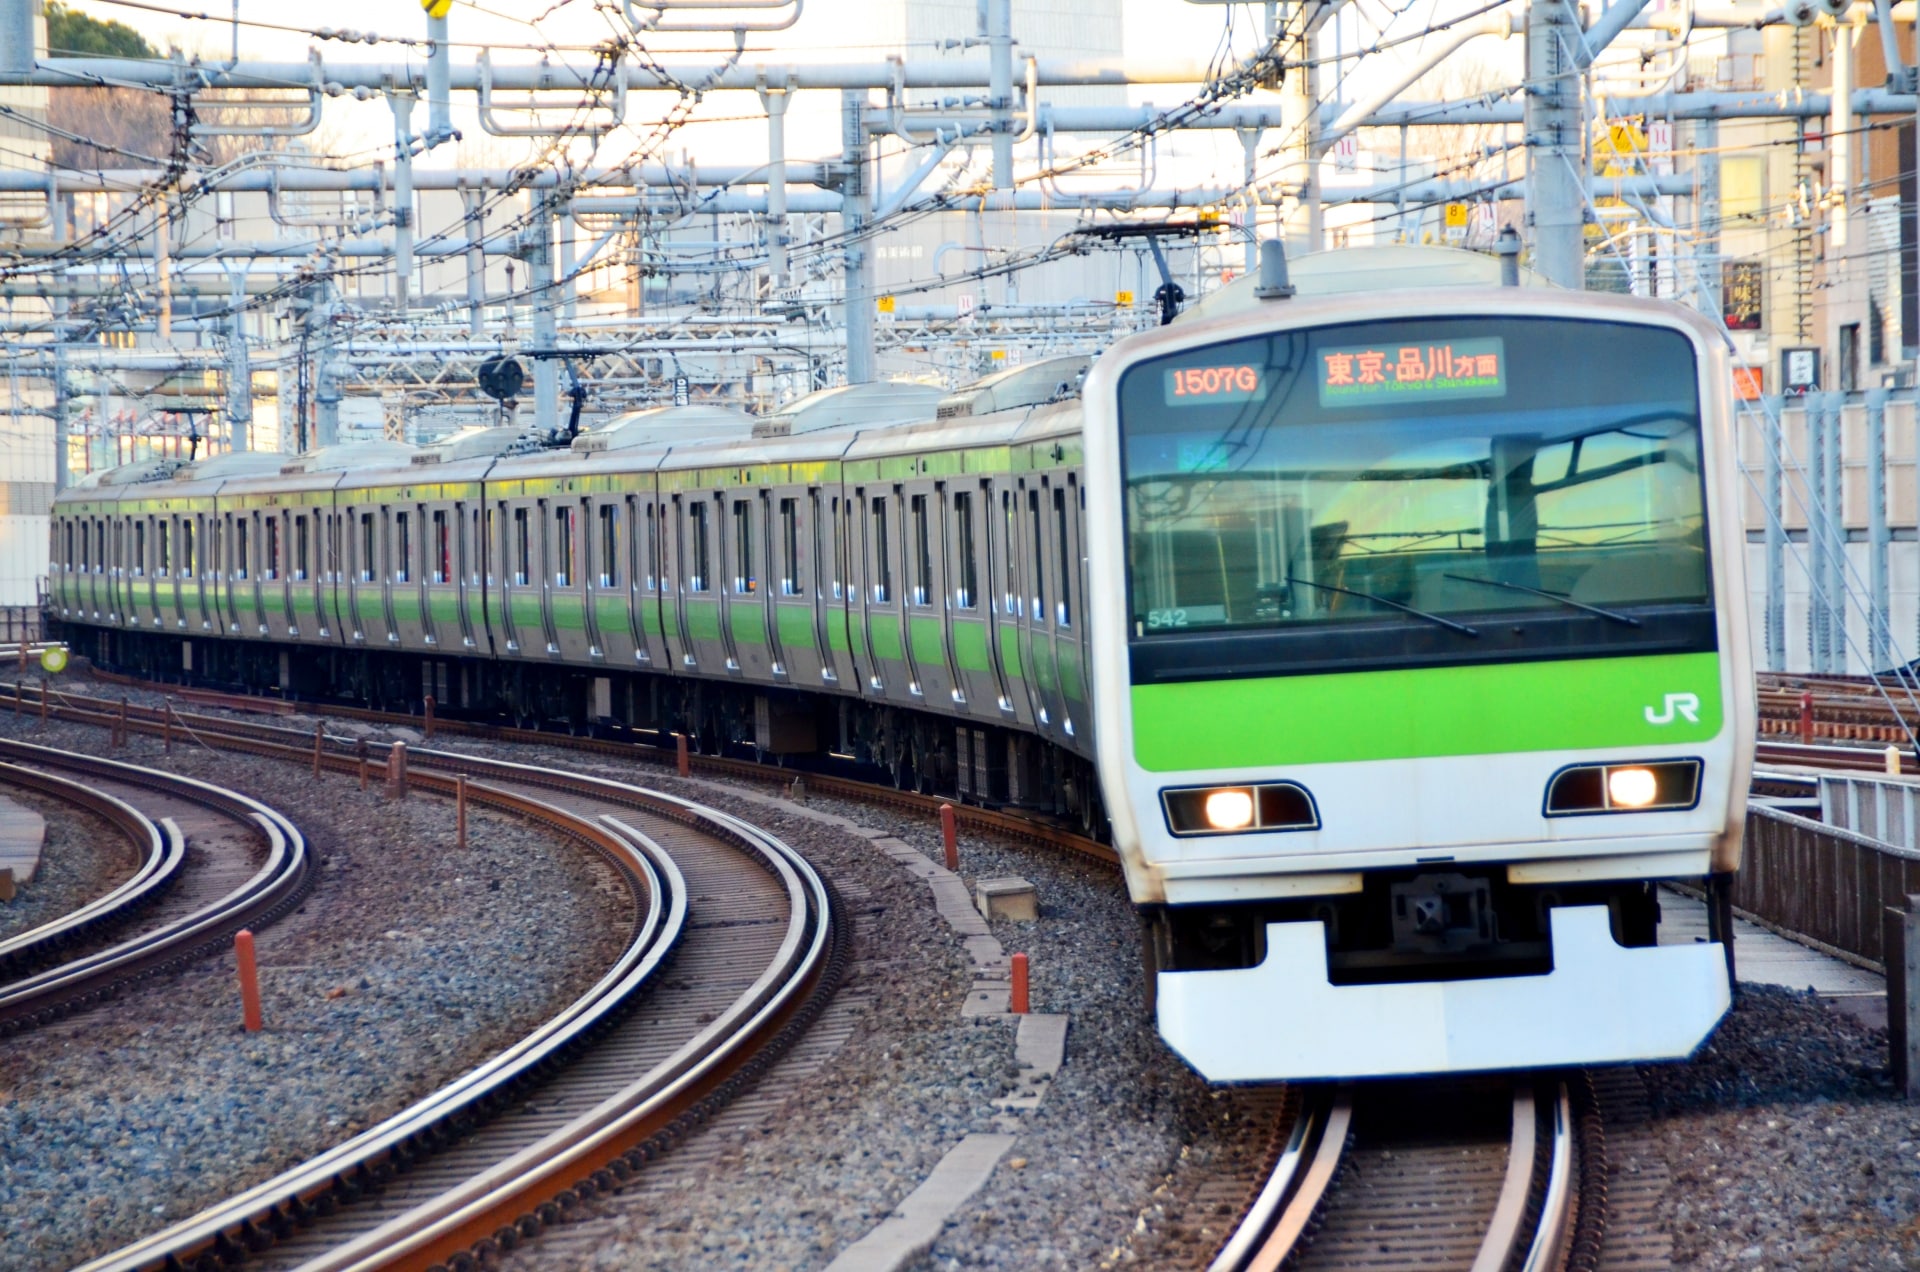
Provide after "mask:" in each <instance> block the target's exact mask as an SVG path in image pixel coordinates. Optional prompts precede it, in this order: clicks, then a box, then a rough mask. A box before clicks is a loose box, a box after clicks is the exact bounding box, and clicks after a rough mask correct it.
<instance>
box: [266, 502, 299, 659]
mask: <svg viewBox="0 0 1920 1272" xmlns="http://www.w3.org/2000/svg"><path fill="white" fill-rule="evenodd" d="M288 524H289V517H288V515H287V513H286V512H285V511H284V510H283V509H280V508H272V509H269V510H268V511H266V512H263V513H261V514H260V533H261V539H260V634H261V635H262V636H269V637H270V636H272V634H273V629H274V628H275V627H276V626H284V628H285V630H286V633H287V635H289V636H298V635H299V634H300V624H299V623H298V622H297V621H296V620H295V619H294V617H293V563H292V560H291V556H292V544H291V541H290V539H289V537H288V535H287V527H288Z"/></svg>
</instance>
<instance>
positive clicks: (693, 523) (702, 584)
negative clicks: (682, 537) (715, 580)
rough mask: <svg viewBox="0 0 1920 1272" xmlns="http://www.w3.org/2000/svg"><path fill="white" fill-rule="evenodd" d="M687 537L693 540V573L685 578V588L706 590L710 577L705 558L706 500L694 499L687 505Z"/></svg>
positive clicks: (697, 590) (709, 563)
mask: <svg viewBox="0 0 1920 1272" xmlns="http://www.w3.org/2000/svg"><path fill="white" fill-rule="evenodd" d="M687 523H688V526H689V529H688V531H687V534H688V537H689V538H691V539H692V540H693V545H692V546H693V574H692V577H690V578H689V579H688V580H687V588H688V590H690V591H694V592H704V591H706V590H707V580H708V579H709V578H711V577H712V575H711V573H710V571H709V568H708V567H709V566H710V565H711V564H712V562H710V561H709V560H708V558H707V551H708V549H707V501H706V500H704V499H696V500H694V501H693V503H691V504H689V505H688V507H687Z"/></svg>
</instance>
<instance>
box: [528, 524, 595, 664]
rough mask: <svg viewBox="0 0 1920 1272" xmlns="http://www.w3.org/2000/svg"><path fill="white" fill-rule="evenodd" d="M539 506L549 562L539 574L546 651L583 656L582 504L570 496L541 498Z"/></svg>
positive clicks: (544, 550) (544, 552) (542, 554)
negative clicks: (581, 582)
mask: <svg viewBox="0 0 1920 1272" xmlns="http://www.w3.org/2000/svg"><path fill="white" fill-rule="evenodd" d="M539 508H540V533H541V538H542V542H541V552H540V557H541V560H543V561H545V562H546V563H547V569H546V573H545V574H543V575H542V576H541V578H540V620H541V623H542V624H543V625H544V630H545V632H546V646H547V655H548V656H549V657H556V656H562V655H568V656H572V657H576V658H583V656H584V655H585V653H586V650H585V649H584V648H579V647H578V646H581V645H583V644H584V641H585V630H586V626H585V620H584V619H583V618H582V617H581V614H582V611H583V610H584V609H585V608H586V607H585V604H584V603H583V600H582V593H581V591H580V507H579V504H578V503H576V502H575V501H574V500H571V499H554V500H551V501H549V500H546V499H542V500H540V502H539ZM563 640H564V641H565V642H566V644H565V645H563V644H562V643H561V642H562V641H563Z"/></svg>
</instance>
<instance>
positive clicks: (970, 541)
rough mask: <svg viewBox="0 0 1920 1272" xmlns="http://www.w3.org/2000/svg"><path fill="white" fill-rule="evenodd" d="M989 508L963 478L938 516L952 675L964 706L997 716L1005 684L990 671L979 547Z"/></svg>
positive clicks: (988, 585) (986, 576)
mask: <svg viewBox="0 0 1920 1272" xmlns="http://www.w3.org/2000/svg"><path fill="white" fill-rule="evenodd" d="M992 507H993V502H992V495H991V492H990V490H989V489H988V488H987V487H986V485H985V484H984V483H980V482H967V483H963V484H961V485H960V487H959V488H958V489H955V490H953V491H952V492H951V493H950V494H949V495H948V498H947V500H946V504H945V507H944V509H943V514H944V515H945V516H946V518H947V532H946V534H945V536H944V539H945V543H946V545H947V554H946V555H947V560H946V569H947V575H948V583H947V592H946V603H947V628H948V633H949V635H948V639H949V640H950V641H951V642H952V649H953V663H954V675H955V678H956V683H957V685H958V687H959V690H960V693H961V694H962V695H963V696H964V705H965V706H966V707H967V709H968V710H969V712H971V713H973V714H980V715H984V714H988V713H992V714H998V712H999V703H1000V702H1001V701H1002V700H1004V699H1005V697H1006V687H1005V686H1004V685H1003V684H1001V682H1000V680H999V678H998V676H997V675H996V674H995V660H994V657H993V652H992V648H991V642H992V639H993V624H992V619H991V617H990V613H991V610H992V608H993V605H992V597H993V593H992V586H993V585H992V578H991V568H992V567H991V562H990V561H989V560H987V557H986V554H985V553H984V552H983V551H982V547H983V545H984V543H985V542H986V533H985V532H986V529H987V525H988V523H990V522H991V520H992V518H991V516H990V515H989V516H983V515H982V511H981V510H982V509H983V508H984V509H987V510H989V512H990V511H991V509H992Z"/></svg>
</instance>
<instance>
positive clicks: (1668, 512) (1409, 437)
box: [1084, 288, 1755, 1082]
mask: <svg viewBox="0 0 1920 1272" xmlns="http://www.w3.org/2000/svg"><path fill="white" fill-rule="evenodd" d="M1729 379H1730V377H1729V372H1728V367H1727V362H1726V359H1725V356H1724V354H1723V353H1722V351H1721V346H1720V344H1719V343H1718V341H1717V340H1716V339H1715V335H1714V333H1713V331H1712V330H1711V329H1710V328H1709V327H1707V326H1706V324H1704V323H1703V322H1701V321H1700V320H1699V319H1698V318H1697V317H1695V316H1693V315H1691V314H1688V313H1686V312H1685V311H1683V310H1680V309H1678V308H1675V307H1672V306H1667V305H1660V304H1654V303H1650V302H1641V301H1633V300H1630V299H1625V298H1609V297H1595V296H1590V295H1579V294H1571V293H1552V292H1546V291H1540V290H1531V289H1517V288H1515V289H1476V290H1472V291H1445V292H1433V293H1428V294H1418V295H1412V296H1409V295H1407V294H1400V295H1382V294H1378V293H1374V294H1363V295H1357V296H1346V297H1335V298H1325V299H1318V300H1309V299H1305V298H1298V299H1288V300H1279V301H1271V302H1265V303H1263V304H1261V305H1259V306H1258V307H1256V308H1255V309H1254V310H1253V311H1251V312H1248V313H1243V314H1239V315H1236V316H1231V317H1223V318H1216V319H1204V320H1201V321H1198V322H1195V323H1193V324H1191V325H1187V326H1174V327H1168V328H1162V329H1161V330H1159V331H1156V332H1150V333H1145V334H1143V335H1140V336H1136V337H1133V338H1131V339H1129V340H1128V341H1125V342H1123V343H1122V344H1121V345H1119V346H1117V347H1116V348H1115V350H1114V351H1113V352H1112V353H1110V354H1109V355H1108V356H1107V357H1106V358H1105V359H1103V360H1102V361H1101V362H1100V363H1099V364H1098V365H1097V366H1096V368H1095V370H1094V371H1093V373H1092V374H1091V375H1090V377H1089V379H1088V381H1087V384H1086V389H1085V397H1084V402H1085V409H1086V413H1087V415H1086V419H1087V434H1086V448H1087V482H1088V487H1089V490H1090V493H1091V494H1093V495H1094V496H1096V497H1094V498H1090V499H1089V501H1088V502H1089V511H1088V516H1089V519H1090V526H1089V529H1090V533H1089V542H1090V543H1092V544H1095V545H1100V544H1106V545H1112V549H1113V550H1111V551H1105V552H1103V551H1101V550H1100V548H1098V547H1095V548H1094V549H1093V550H1092V551H1091V552H1090V556H1089V560H1088V563H1087V566H1088V572H1089V578H1090V580H1091V581H1092V586H1091V587H1090V595H1091V596H1092V597H1093V598H1094V599H1095V603H1096V605H1097V606H1098V607H1099V612H1098V614H1097V621H1096V623H1095V625H1094V628H1093V654H1094V666H1093V674H1094V679H1095V683H1096V692H1097V700H1098V702H1099V711H1098V718H1097V720H1096V727H1097V730H1098V737H1097V749H1098V762H1099V767H1100V775H1101V781H1102V785H1103V788H1104V794H1105V797H1106V801H1107V807H1108V809H1109V810H1110V814H1111V817H1112V821H1113V826H1114V832H1115V839H1116V844H1117V846H1118V848H1119V850H1120V852H1121V855H1122V858H1123V861H1124V863H1125V867H1126V873H1127V881H1128V885H1129V888H1130V890H1131V893H1132V897H1133V900H1134V902H1135V904H1136V905H1137V906H1138V907H1139V909H1140V911H1141V913H1142V916H1143V920H1144V928H1145V933H1146V937H1145V939H1146V944H1147V952H1148V955H1149V966H1150V969H1151V970H1150V973H1149V975H1150V976H1151V978H1152V982H1153V984H1152V991H1153V993H1154V996H1155V999H1156V1003H1155V1010H1156V1012H1157V1016H1158V1023H1159V1028H1160V1031H1161V1034H1162V1036H1163V1037H1164V1038H1165V1039H1166V1041H1167V1042H1168V1043H1169V1044H1170V1045H1171V1046H1172V1047H1173V1048H1174V1049H1175V1050H1176V1051H1178V1052H1179V1053H1180V1054H1181V1055H1182V1056H1183V1057H1184V1058H1185V1059H1186V1060H1187V1061H1188V1062H1189V1063H1190V1064H1192V1065H1193V1067H1194V1068H1195V1069H1196V1070H1198V1071H1199V1072H1200V1073H1201V1074H1203V1075H1205V1076H1206V1077H1207V1078H1209V1079H1211V1080H1214V1081H1221V1082H1248V1081H1266V1080H1275V1079H1297V1078H1328V1077H1355V1076H1370V1075H1389V1074H1425V1073H1443V1072H1452V1071H1471V1070H1489V1069H1509V1068H1531V1067H1537V1066H1550V1065H1569V1064H1593V1063H1606V1062H1616V1061H1638V1060H1649V1059H1659V1058H1668V1057H1679V1056H1684V1055H1686V1054H1688V1053H1689V1052H1691V1051H1692V1050H1693V1049H1694V1048H1696V1047H1697V1046H1698V1045H1699V1044H1700V1043H1701V1042H1702V1041H1703V1040H1704V1039H1705V1037H1706V1036H1707V1035H1708V1034H1709V1033H1710V1032H1711V1030H1712V1029H1713V1027H1714V1025H1715V1023H1716V1022H1717V1021H1718V1020H1719V1019H1720V1017H1721V1016H1722V1015H1723V1014H1724V1012H1725V1011H1726V1009H1727V1007H1728V1004H1729V986H1728V971H1727V963H1726V960H1725V957H1724V954H1725V951H1724V948H1723V946H1722V945H1720V944H1719V943H1717V942H1716V941H1712V940H1708V941H1700V940H1696V939H1694V938H1693V937H1691V936H1686V937H1684V938H1683V939H1675V934H1674V933H1673V931H1672V930H1671V925H1670V926H1669V930H1668V933H1667V938H1666V942H1665V943H1663V942H1662V937H1661V926H1660V922H1659V918H1660V892H1659V890H1658V887H1657V884H1658V881H1662V880H1686V881H1691V882H1694V883H1696V884H1703V885H1704V886H1706V887H1707V889H1708V891H1709V893H1710V894H1711V893H1712V892H1713V889H1714V887H1715V885H1716V884H1717V883H1723V882H1724V881H1725V879H1726V878H1727V877H1728V876H1729V875H1730V874H1731V872H1732V871H1734V870H1735V869H1736V868H1737V867H1738V864H1739V854H1740V842H1741V833H1742V829H1743V823H1744V816H1745V803H1744V801H1745V791H1746V787H1747V781H1748V773H1749V768H1750V765H1751V755H1752V747H1753V741H1754V729H1755V718H1754V706H1753V690H1752V676H1751V669H1750V666H1749V654H1748V643H1747V632H1746V623H1745V617H1744V609H1743V598H1744V595H1745V585H1744V579H1743V575H1742V565H1741V559H1742V557H1741V554H1742V543H1743V539H1744V535H1743V533H1742V530H1741V523H1740V519H1739V515H1738V503H1737V490H1736V488H1735V476H1736V465H1735V458H1734V449H1733V437H1732V432H1731V407H1730V402H1729V393H1728V386H1729ZM1102 494H1104V495H1105V496H1106V497H1098V496H1100V495H1102Z"/></svg>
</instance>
